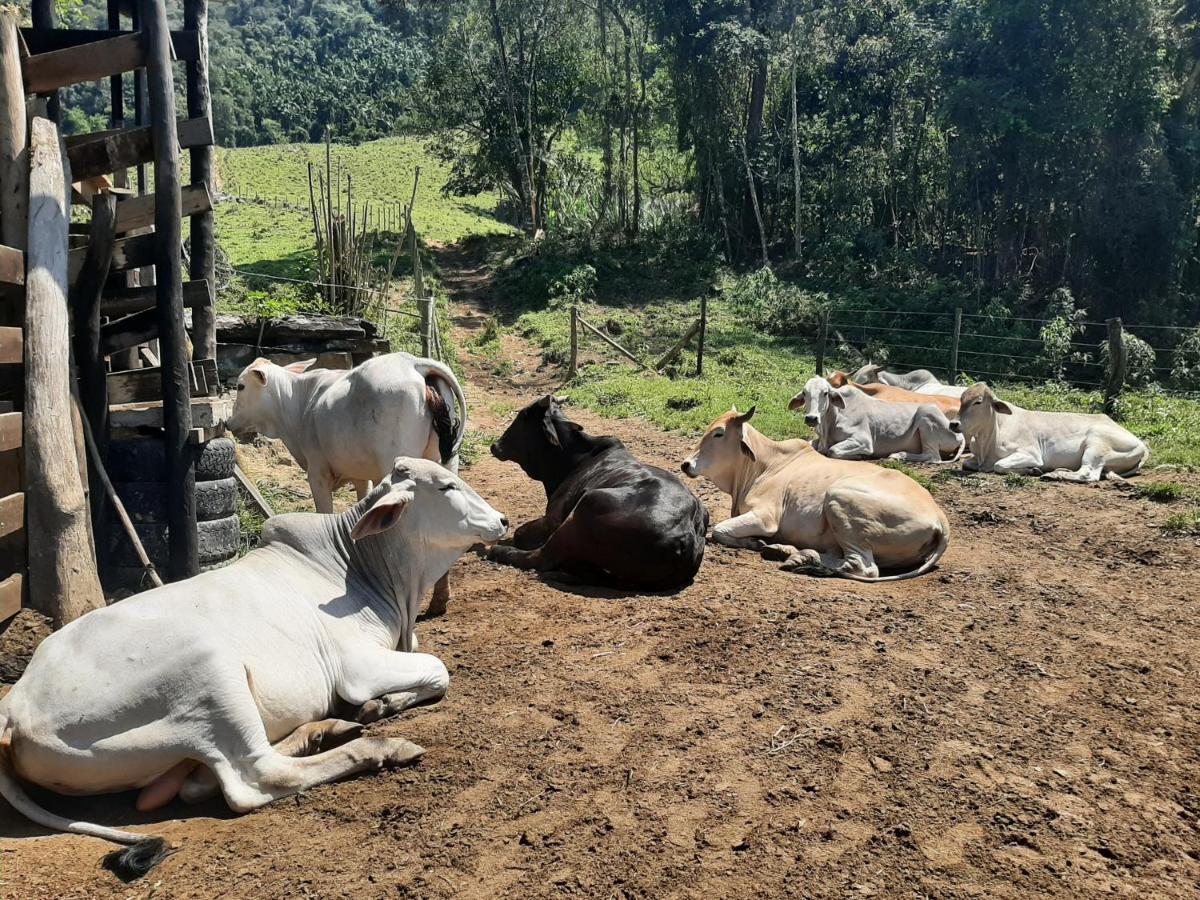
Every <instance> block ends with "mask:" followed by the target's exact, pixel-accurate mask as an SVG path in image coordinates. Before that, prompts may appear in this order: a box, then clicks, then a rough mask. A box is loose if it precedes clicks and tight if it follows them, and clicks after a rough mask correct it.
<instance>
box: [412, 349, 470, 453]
mask: <svg viewBox="0 0 1200 900" xmlns="http://www.w3.org/2000/svg"><path fill="white" fill-rule="evenodd" d="M415 366H416V369H417V371H418V372H419V373H421V377H422V378H424V379H425V402H426V403H427V404H428V406H429V411H430V412H431V413H432V414H433V428H434V431H436V432H437V436H438V455H439V456H440V457H441V462H442V465H448V464H449V463H450V462H451V461H452V460H453V459H454V458H455V457H456V456H458V451H459V448H460V447H462V442H463V436H464V435H465V434H466V432H467V398H466V395H464V394H463V389H462V385H461V384H459V383H458V379H457V378H455V377H454V372H452V371H451V370H450V367H449V366H446V365H443V364H442V363H440V362H438V361H437V360H433V359H418V360H417V361H416V363H415ZM456 407H457V413H456V412H455V409H456Z"/></svg>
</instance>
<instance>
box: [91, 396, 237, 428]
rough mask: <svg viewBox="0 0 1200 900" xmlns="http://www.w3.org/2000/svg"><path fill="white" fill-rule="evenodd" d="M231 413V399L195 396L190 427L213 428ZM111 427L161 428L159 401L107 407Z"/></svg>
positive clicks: (160, 406)
mask: <svg viewBox="0 0 1200 900" xmlns="http://www.w3.org/2000/svg"><path fill="white" fill-rule="evenodd" d="M232 414H233V401H232V400H230V399H228V398H224V397H197V398H195V399H193V400H192V427H193V428H215V427H216V426H218V425H221V424H223V423H224V422H225V420H226V419H228V418H229V417H230V416H231V415H232ZM108 418H109V422H110V423H111V425H112V427H113V428H127V429H129V428H162V425H163V411H162V404H161V403H122V404H114V405H113V406H112V407H111V408H110V409H109V416H108Z"/></svg>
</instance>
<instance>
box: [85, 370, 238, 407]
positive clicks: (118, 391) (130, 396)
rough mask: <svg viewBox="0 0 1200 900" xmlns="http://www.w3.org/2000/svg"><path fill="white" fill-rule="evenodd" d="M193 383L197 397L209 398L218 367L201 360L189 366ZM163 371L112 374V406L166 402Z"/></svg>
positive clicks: (110, 391) (132, 371) (131, 371)
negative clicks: (163, 397) (163, 400)
mask: <svg viewBox="0 0 1200 900" xmlns="http://www.w3.org/2000/svg"><path fill="white" fill-rule="evenodd" d="M189 371H190V378H189V383H190V384H191V388H192V396H193V397H205V396H208V395H209V393H211V392H210V390H209V384H210V378H215V377H216V372H217V363H216V360H212V359H201V360H197V361H196V362H193V363H190V364H189ZM161 378H162V371H161V369H159V368H158V367H154V368H151V367H146V368H144V369H130V370H129V371H127V372H110V373H109V375H108V399H109V401H110V402H111V403H114V404H119V403H152V402H154V401H155V400H161V399H162V382H161Z"/></svg>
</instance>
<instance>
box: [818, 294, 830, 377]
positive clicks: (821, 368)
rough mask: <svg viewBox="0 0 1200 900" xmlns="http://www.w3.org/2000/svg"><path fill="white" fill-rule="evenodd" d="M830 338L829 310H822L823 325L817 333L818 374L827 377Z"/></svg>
mask: <svg viewBox="0 0 1200 900" xmlns="http://www.w3.org/2000/svg"><path fill="white" fill-rule="evenodd" d="M828 336H829V310H827V309H826V310H822V312H821V325H820V330H819V332H818V333H817V374H818V375H820V376H822V377H824V375H825V342H826V340H827V338H828Z"/></svg>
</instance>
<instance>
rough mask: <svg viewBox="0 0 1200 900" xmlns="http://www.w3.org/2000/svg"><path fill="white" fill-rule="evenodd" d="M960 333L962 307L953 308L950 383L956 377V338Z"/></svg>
mask: <svg viewBox="0 0 1200 900" xmlns="http://www.w3.org/2000/svg"><path fill="white" fill-rule="evenodd" d="M961 334H962V307H961V306H956V307H955V308H954V336H953V337H952V338H951V339H950V373H949V378H950V383H951V384H953V383H954V381H955V380H956V379H957V378H958V339H959V336H960V335H961Z"/></svg>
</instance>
